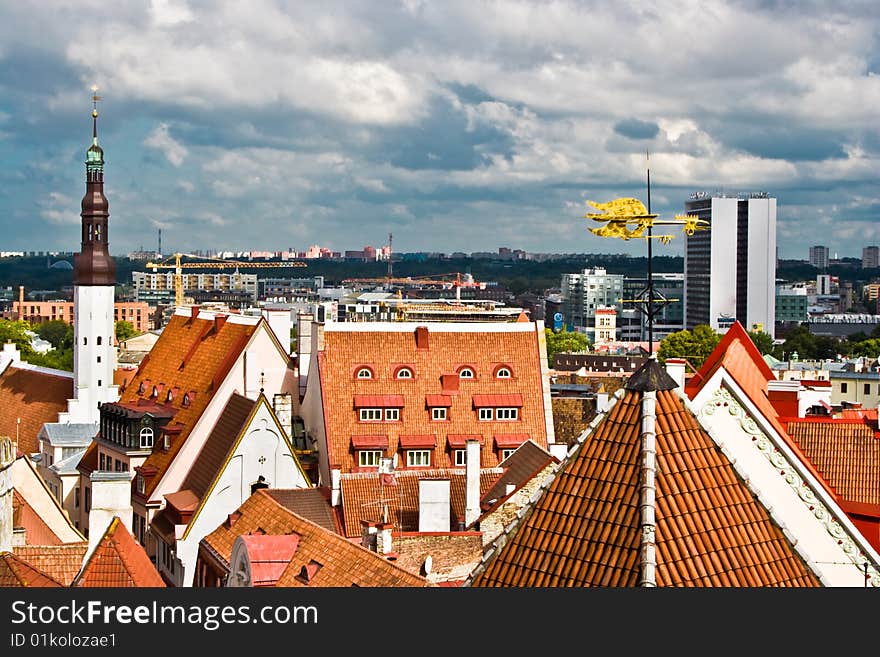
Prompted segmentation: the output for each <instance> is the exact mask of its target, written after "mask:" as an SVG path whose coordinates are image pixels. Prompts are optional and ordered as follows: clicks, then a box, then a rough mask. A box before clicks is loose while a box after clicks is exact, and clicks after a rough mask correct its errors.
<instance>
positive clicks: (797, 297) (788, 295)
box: [775, 284, 808, 324]
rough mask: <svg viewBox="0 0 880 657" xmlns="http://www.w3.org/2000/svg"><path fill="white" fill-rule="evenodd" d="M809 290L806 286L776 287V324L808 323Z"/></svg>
mask: <svg viewBox="0 0 880 657" xmlns="http://www.w3.org/2000/svg"><path fill="white" fill-rule="evenodd" d="M807 306H808V299H807V288H806V286H805V285H803V284H800V285H777V286H776V310H775V312H776V323H777V324H784V323H790V322H793V323H798V324H799V323H801V322H805V321H807Z"/></svg>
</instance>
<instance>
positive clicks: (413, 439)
mask: <svg viewBox="0 0 880 657" xmlns="http://www.w3.org/2000/svg"><path fill="white" fill-rule="evenodd" d="M400 446H401V448H403V449H433V448H434V447H436V446H437V436H435V435H434V434H432V433H429V434H419V435H415V436H404V435H401V436H400Z"/></svg>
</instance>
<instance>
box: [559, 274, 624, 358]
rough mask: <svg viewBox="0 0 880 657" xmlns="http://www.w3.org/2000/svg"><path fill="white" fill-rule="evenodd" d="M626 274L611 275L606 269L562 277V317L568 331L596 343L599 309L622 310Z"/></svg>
mask: <svg viewBox="0 0 880 657" xmlns="http://www.w3.org/2000/svg"><path fill="white" fill-rule="evenodd" d="M622 299H623V274H609V273H608V272H607V271H606V270H605V268H604V267H595V268H593V269H584V271H583V272H582V273H580V274H563V275H562V315H563V321H564V322H565V324H566V326H567V327H568V329H569V330H572V331H579V332H582V333H586V334H587V335H588V336H590V339H591V340H592V341H595V330H596V309H597V308H599V307H602V306H614V307H615V308H617V312H618V313H620V312H621V311H622V310H623V306H622V305H621V302H622Z"/></svg>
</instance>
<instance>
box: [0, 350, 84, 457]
mask: <svg viewBox="0 0 880 657" xmlns="http://www.w3.org/2000/svg"><path fill="white" fill-rule="evenodd" d="M71 398H73V378H72V377H69V376H64V375H61V374H59V375H54V374H49V373H47V372H45V371H41V370H36V369H27V366H26V365H25V366H19V365H16V364H15V363H11V364H10V365H9V366H8V367H7V368H6V369H5V370H4V371H3V372H2V373H0V408H2V409H3V412H2V413H0V436H9V437H10V438H12V439H13V440H15V437H16V436H18V449H19V450H20V451H21V452H22V453H24V454H30V453H33V452H38V451H39V450H40V445H39V441H38V440H37V434H38V433H39V432H40V429H41V428H42V427H43V425H44V424H46V423H47V422H57V421H58V414H59V413H62V412H64V411H66V410H67V400H68V399H71ZM19 418H20V419H21V423H20V424H19V422H18V420H19Z"/></svg>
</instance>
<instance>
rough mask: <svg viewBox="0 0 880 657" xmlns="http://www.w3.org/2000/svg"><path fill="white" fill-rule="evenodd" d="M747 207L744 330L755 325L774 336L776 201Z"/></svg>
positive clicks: (765, 200)
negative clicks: (747, 262)
mask: <svg viewBox="0 0 880 657" xmlns="http://www.w3.org/2000/svg"><path fill="white" fill-rule="evenodd" d="M748 203H749V267H748V273H747V281H748V282H747V285H748V290H749V291H748V301H747V304H746V321H747V322H748V326H746V327H745V328H746V330H752V326H753V325H754V324H755V323H756V322H757V323H760V324H763V325H764V332H765V333H768V334H769V335H770V336H771V337H773V336H774V335H775V331H774V328H775V325H776V199H775V198H751V199H749V201H748Z"/></svg>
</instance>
